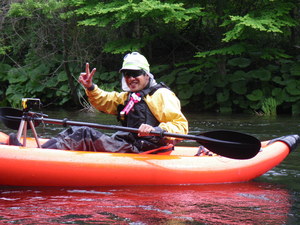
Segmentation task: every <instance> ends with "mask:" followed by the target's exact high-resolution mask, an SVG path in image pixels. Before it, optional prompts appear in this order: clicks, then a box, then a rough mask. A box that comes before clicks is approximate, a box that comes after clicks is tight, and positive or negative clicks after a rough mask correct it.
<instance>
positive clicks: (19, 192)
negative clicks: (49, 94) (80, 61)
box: [0, 111, 300, 225]
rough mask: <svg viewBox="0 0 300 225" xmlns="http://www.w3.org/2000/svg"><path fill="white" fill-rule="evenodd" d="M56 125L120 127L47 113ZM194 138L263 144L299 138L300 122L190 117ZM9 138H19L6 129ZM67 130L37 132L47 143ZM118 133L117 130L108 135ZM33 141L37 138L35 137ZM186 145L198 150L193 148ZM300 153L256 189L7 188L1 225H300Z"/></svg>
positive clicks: (0, 199)
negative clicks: (234, 134)
mask: <svg viewBox="0 0 300 225" xmlns="http://www.w3.org/2000/svg"><path fill="white" fill-rule="evenodd" d="M44 113H46V114H48V115H49V118H55V119H63V118H69V119H70V120H75V121H84V122H97V123H102V124H117V121H116V119H115V117H113V116H109V115H105V114H99V113H82V112H81V113H79V112H74V111H45V112H44ZM187 118H188V120H189V123H190V133H191V134H198V133H201V132H205V131H210V130H219V129H226V130H235V131H239V132H245V133H248V134H251V135H254V136H255V137H257V138H259V139H260V140H267V139H272V138H276V137H279V136H283V135H287V134H294V133H296V134H299V130H300V118H299V117H290V116H281V117H273V118H266V117H258V116H251V115H228V116H221V115H200V114H197V115H196V114H188V115H187ZM0 129H1V131H4V132H6V133H9V132H12V130H9V129H7V128H5V127H3V125H2V124H0ZM63 129H65V128H64V127H62V126H59V125H50V124H45V126H43V125H42V124H41V125H40V126H39V127H37V131H38V134H39V135H40V136H42V137H51V136H53V135H55V134H57V133H58V132H60V131H62V130H63ZM105 132H106V133H113V132H114V131H109V130H107V131H105ZM29 134H30V133H29ZM184 144H189V145H194V144H195V142H192V141H187V142H185V143H184ZM299 161H300V148H299V147H298V149H297V150H296V152H294V153H292V154H290V156H288V157H287V159H286V160H284V161H283V162H282V163H281V164H280V165H278V166H277V167H275V168H274V169H272V170H270V171H269V172H267V173H265V174H264V175H262V176H261V177H259V178H257V179H255V182H250V183H245V184H227V185H191V186H155V187H154V186H146V187H113V188H110V187H101V188H99V187H98V188H85V189H79V188H61V189H55V188H20V187H1V188H0V224H7V223H9V224H131V225H144V224H300V182H299V178H300V164H299Z"/></svg>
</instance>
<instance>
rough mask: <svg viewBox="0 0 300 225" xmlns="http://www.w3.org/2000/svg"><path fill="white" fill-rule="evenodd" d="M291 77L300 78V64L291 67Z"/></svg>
mask: <svg viewBox="0 0 300 225" xmlns="http://www.w3.org/2000/svg"><path fill="white" fill-rule="evenodd" d="M291 75H293V76H300V63H299V62H297V63H295V64H294V65H293V66H292V67H291Z"/></svg>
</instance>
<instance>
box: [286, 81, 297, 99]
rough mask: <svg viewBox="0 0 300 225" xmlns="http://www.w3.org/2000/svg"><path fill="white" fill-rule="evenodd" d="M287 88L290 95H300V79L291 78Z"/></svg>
mask: <svg viewBox="0 0 300 225" xmlns="http://www.w3.org/2000/svg"><path fill="white" fill-rule="evenodd" d="M285 90H286V91H287V93H289V94H290V95H299V96H300V81H299V80H289V81H288V82H287V86H286V87H285Z"/></svg>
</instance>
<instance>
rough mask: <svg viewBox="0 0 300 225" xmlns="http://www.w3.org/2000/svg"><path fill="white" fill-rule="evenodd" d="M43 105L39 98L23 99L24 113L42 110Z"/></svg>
mask: <svg viewBox="0 0 300 225" xmlns="http://www.w3.org/2000/svg"><path fill="white" fill-rule="evenodd" d="M41 107H42V103H41V100H40V99H39V98H22V108H23V111H26V112H28V111H29V110H31V109H35V110H36V109H41Z"/></svg>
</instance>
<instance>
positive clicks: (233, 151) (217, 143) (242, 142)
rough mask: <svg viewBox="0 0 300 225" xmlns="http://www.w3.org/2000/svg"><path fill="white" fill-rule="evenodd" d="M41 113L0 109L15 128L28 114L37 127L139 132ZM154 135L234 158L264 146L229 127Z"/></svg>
mask: <svg viewBox="0 0 300 225" xmlns="http://www.w3.org/2000/svg"><path fill="white" fill-rule="evenodd" d="M41 116H47V115H44V114H38V113H34V112H27V116H24V115H23V111H22V110H19V109H14V108H0V119H1V120H2V122H3V123H4V124H5V125H6V126H7V127H8V128H11V129H15V130H17V129H18V127H19V125H20V121H21V120H22V118H24V117H26V118H25V119H27V120H32V121H33V122H34V125H35V126H37V125H38V124H39V123H40V122H45V123H50V124H59V125H64V126H67V125H70V126H87V127H92V128H98V129H106V130H116V131H125V132H132V133H138V129H137V128H131V127H123V126H116V125H103V124H98V123H87V122H77V121H71V120H67V119H64V120H58V119H49V118H41ZM151 134H153V135H159V136H163V137H174V138H179V139H188V140H195V141H197V142H198V143H200V144H201V145H203V146H204V147H206V148H207V149H208V150H210V151H212V152H214V153H216V154H218V155H221V156H225V157H228V158H233V159H249V158H252V157H254V156H255V155H256V154H257V153H258V152H259V150H260V147H261V143H260V141H259V140H258V139H257V138H255V137H253V136H250V135H248V134H244V133H240V132H236V131H228V130H218V131H209V132H205V133H202V134H201V135H185V134H175V133H169V132H158V131H152V132H151Z"/></svg>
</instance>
